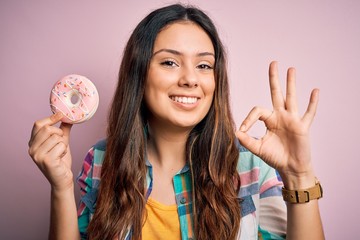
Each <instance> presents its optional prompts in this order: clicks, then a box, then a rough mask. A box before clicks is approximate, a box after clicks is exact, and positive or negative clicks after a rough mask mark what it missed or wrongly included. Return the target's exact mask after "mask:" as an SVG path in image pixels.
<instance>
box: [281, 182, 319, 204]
mask: <svg viewBox="0 0 360 240" xmlns="http://www.w3.org/2000/svg"><path fill="white" fill-rule="evenodd" d="M282 195H283V199H284V201H286V202H289V203H307V202H309V201H310V200H313V199H319V198H322V196H323V189H322V187H321V185H320V182H318V181H317V182H316V183H315V186H313V187H311V188H308V189H302V190H288V189H285V188H282Z"/></svg>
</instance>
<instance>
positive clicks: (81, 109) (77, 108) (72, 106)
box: [50, 74, 99, 124]
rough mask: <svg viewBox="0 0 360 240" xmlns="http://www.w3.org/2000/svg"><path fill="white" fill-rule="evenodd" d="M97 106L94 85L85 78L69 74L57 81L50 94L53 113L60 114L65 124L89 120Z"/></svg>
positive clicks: (97, 96)
mask: <svg viewBox="0 0 360 240" xmlns="http://www.w3.org/2000/svg"><path fill="white" fill-rule="evenodd" d="M98 105H99V94H98V92H97V89H96V87H95V85H94V84H93V83H92V82H91V81H90V80H89V79H87V78H86V77H84V76H81V75H76V74H71V75H68V76H65V77H63V78H62V79H60V80H59V81H57V82H56V83H55V85H54V87H53V88H52V90H51V93H50V107H51V110H52V112H53V113H57V112H62V114H63V115H64V117H63V118H62V119H61V121H62V122H65V123H72V124H73V123H82V122H84V121H87V120H89V119H90V118H91V117H92V116H93V115H94V113H95V112H96V109H97V107H98Z"/></svg>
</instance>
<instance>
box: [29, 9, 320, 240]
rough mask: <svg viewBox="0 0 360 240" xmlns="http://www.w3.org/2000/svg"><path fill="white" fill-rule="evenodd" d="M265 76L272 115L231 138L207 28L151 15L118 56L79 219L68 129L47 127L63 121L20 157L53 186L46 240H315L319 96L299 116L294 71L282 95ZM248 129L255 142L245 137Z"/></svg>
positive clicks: (87, 167)
mask: <svg viewBox="0 0 360 240" xmlns="http://www.w3.org/2000/svg"><path fill="white" fill-rule="evenodd" d="M269 78H270V90H271V97H272V103H273V110H268V109H263V108H259V107H255V108H253V109H252V110H251V111H250V113H249V115H248V116H247V117H246V119H245V120H244V122H243V123H242V125H241V127H240V130H238V131H236V130H235V127H234V123H233V120H232V116H231V112H230V106H229V86H228V77H227V71H226V59H225V53H224V49H223V46H222V44H221V41H220V39H219V36H218V34H217V31H216V29H215V27H214V24H213V23H212V21H211V20H210V19H209V17H208V16H207V15H205V14H204V13H203V12H202V11H201V10H199V9H197V8H192V7H184V6H182V5H178V4H176V5H171V6H167V7H164V8H161V9H157V10H155V11H153V12H152V13H150V14H149V15H148V16H147V17H146V18H145V19H143V20H142V21H141V22H140V23H139V24H138V26H137V27H136V28H135V30H134V32H133V33H132V35H131V37H130V39H129V41H128V43H127V46H126V48H125V51H124V56H123V60H122V63H121V67H120V72H119V81H118V86H117V89H116V91H115V96H114V99H113V102H112V106H111V109H110V114H109V119H108V129H107V138H106V140H105V141H101V142H99V143H97V144H95V145H94V146H93V147H92V148H91V149H90V151H89V153H88V155H87V156H86V158H85V161H84V166H83V169H82V171H81V173H80V175H79V177H78V183H79V184H80V187H81V190H82V199H81V203H80V206H79V208H78V216H77V214H76V212H77V210H76V204H75V200H74V199H75V198H74V191H73V190H74V183H73V174H72V172H71V154H70V149H69V135H70V128H71V125H68V124H64V123H61V125H60V128H57V127H55V126H54V125H55V124H56V123H57V122H59V120H60V119H61V117H62V116H61V114H55V115H52V116H51V117H49V118H45V119H42V120H39V121H37V122H35V124H34V127H33V130H32V135H31V139H30V142H29V154H30V155H31V157H32V158H33V160H34V161H35V163H36V164H37V165H38V167H39V168H40V170H41V171H42V172H43V174H44V175H45V176H46V177H47V179H48V180H49V182H50V184H51V197H52V198H51V203H52V205H51V224H50V225H51V227H50V238H54V239H79V238H80V237H81V238H89V239H257V238H258V237H259V238H263V239H270V238H271V239H281V238H284V237H285V236H287V238H288V239H323V238H324V236H323V230H322V226H321V220H320V214H319V210H318V203H317V199H318V198H320V197H321V194H322V192H321V187H320V185H319V184H318V183H317V180H316V178H315V175H314V172H313V169H312V166H311V156H310V146H309V128H310V125H311V122H312V120H313V117H314V115H315V111H316V107H317V102H318V90H314V91H313V92H312V93H311V97H310V102H309V106H308V109H307V111H306V113H305V114H304V116H299V115H298V110H297V100H296V91H295V90H296V89H295V70H294V69H293V68H290V69H289V70H288V74H287V89H286V97H285V98H284V97H283V95H282V92H281V90H280V86H279V80H278V73H277V63H276V62H273V63H271V64H270V68H269ZM257 120H260V121H263V122H264V123H265V125H266V127H267V132H266V134H265V136H264V137H263V138H261V139H253V138H251V137H250V136H248V134H247V131H248V130H249V128H251V126H252V125H253V124H254V123H255V122H256V121H257ZM238 140H240V143H241V145H240V143H239V141H238ZM269 165H270V166H271V167H270V166H269ZM275 169H276V170H277V171H275ZM280 177H281V178H280ZM281 179H282V182H281ZM282 186H284V190H283V191H282V190H281V188H282ZM304 190H305V191H304ZM281 194H283V197H282V196H281ZM283 198H284V199H285V200H286V201H289V202H290V203H288V204H285V202H284V200H283ZM79 232H80V234H79Z"/></svg>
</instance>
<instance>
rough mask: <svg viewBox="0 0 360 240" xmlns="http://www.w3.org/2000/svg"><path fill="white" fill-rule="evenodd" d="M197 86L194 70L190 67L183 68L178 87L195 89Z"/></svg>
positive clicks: (197, 81) (197, 80)
mask: <svg viewBox="0 0 360 240" xmlns="http://www.w3.org/2000/svg"><path fill="white" fill-rule="evenodd" d="M198 85H199V79H198V76H197V74H196V69H195V68H193V67H191V66H184V67H183V69H182V73H181V77H180V79H179V86H181V87H188V88H192V87H197V86H198Z"/></svg>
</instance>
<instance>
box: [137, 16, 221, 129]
mask: <svg viewBox="0 0 360 240" xmlns="http://www.w3.org/2000/svg"><path fill="white" fill-rule="evenodd" d="M153 49H154V50H153V56H152V59H151V61H150V66H149V71H148V76H147V80H146V85H145V95H144V98H145V102H146V105H147V107H148V109H149V112H150V116H149V119H148V120H149V122H150V123H151V124H159V126H164V127H166V126H171V127H180V128H186V129H191V128H193V127H194V126H195V125H196V124H198V123H199V122H200V121H201V120H202V119H203V118H204V117H205V116H206V114H207V113H208V111H209V109H210V106H211V103H212V100H213V95H214V90H215V78H214V65H215V51H214V47H213V44H212V42H211V40H210V38H209V36H208V35H207V34H206V32H205V31H204V30H203V29H202V28H201V27H199V26H198V25H196V24H194V23H192V22H178V23H173V24H171V25H168V26H166V27H165V28H164V29H163V30H162V31H161V32H160V33H159V34H158V35H157V38H156V40H155V43H154V48H153Z"/></svg>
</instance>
